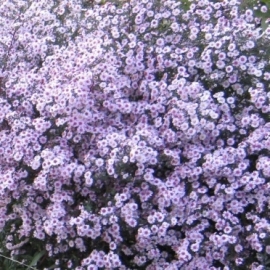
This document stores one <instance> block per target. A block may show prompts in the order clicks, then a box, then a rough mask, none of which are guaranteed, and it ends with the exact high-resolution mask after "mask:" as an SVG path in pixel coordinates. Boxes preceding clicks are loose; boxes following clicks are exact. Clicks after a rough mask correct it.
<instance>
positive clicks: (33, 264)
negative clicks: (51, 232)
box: [27, 250, 46, 270]
mask: <svg viewBox="0 0 270 270" xmlns="http://www.w3.org/2000/svg"><path fill="white" fill-rule="evenodd" d="M45 253H46V251H45V250H43V251H40V252H36V253H35V255H34V257H33V259H32V262H31V263H30V265H29V266H36V265H37V262H38V261H39V260H40V258H41V257H42V256H43V255H44V254H45ZM29 269H30V268H29V267H28V268H27V270H29Z"/></svg>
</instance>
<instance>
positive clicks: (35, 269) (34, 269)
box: [0, 254, 37, 270]
mask: <svg viewBox="0 0 270 270" xmlns="http://www.w3.org/2000/svg"><path fill="white" fill-rule="evenodd" d="M0 256H1V257H4V258H6V259H8V260H10V261H13V262H16V263H18V264H20V265H24V266H27V267H28V268H30V269H33V270H37V268H33V267H31V266H30V265H27V264H24V263H22V262H19V261H17V260H14V259H11V258H9V257H6V256H4V255H2V254H0Z"/></svg>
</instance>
